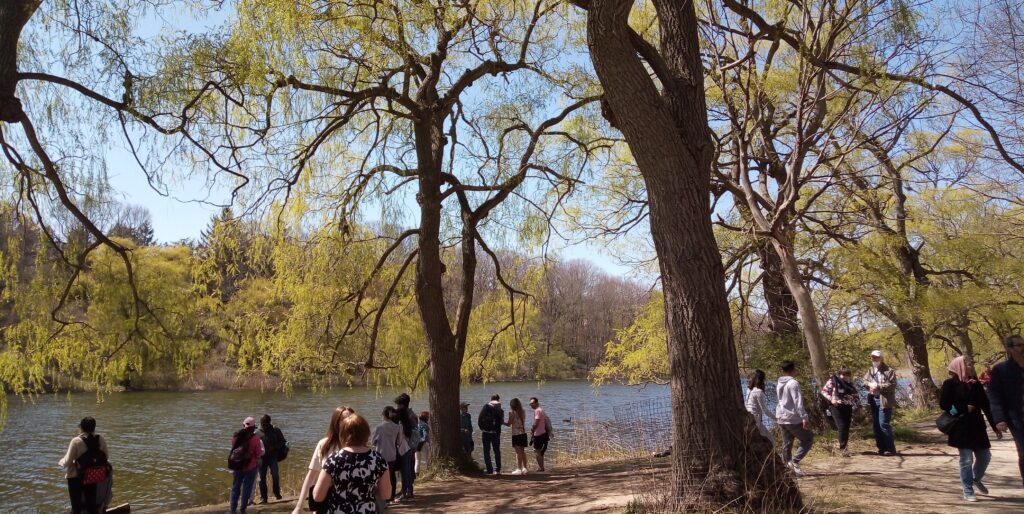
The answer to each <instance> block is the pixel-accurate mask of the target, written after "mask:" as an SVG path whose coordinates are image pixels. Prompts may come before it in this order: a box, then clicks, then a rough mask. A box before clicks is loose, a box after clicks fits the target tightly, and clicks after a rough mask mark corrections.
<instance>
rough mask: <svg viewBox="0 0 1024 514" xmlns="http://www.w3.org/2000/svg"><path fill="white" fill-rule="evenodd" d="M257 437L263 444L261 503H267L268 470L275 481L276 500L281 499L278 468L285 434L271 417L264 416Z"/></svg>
mask: <svg viewBox="0 0 1024 514" xmlns="http://www.w3.org/2000/svg"><path fill="white" fill-rule="evenodd" d="M256 435H257V436H259V438H260V441H262V442H263V450H264V452H265V453H264V454H263V457H262V458H261V459H260V503H267V470H268V469H269V470H270V478H272V479H273V481H274V488H273V490H274V498H276V499H278V500H280V499H281V475H280V471H279V469H278V467H277V461H278V457H280V455H281V448H282V447H283V446H284V443H285V440H284V433H282V432H281V429H280V428H277V427H276V426H274V425H273V424H271V423H270V415H269V414H264V415H263V417H262V418H260V428H259V429H257V430H256Z"/></svg>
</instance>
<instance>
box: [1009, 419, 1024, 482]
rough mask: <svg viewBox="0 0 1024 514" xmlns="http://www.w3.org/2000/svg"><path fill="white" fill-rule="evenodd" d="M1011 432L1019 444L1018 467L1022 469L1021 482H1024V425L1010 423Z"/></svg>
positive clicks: (1014, 440)
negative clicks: (1018, 425) (1017, 425)
mask: <svg viewBox="0 0 1024 514" xmlns="http://www.w3.org/2000/svg"><path fill="white" fill-rule="evenodd" d="M1010 434H1011V435H1013V442H1014V443H1015V444H1016V445H1017V468H1018V469H1019V470H1020V479H1021V482H1022V483H1024V426H1022V427H1016V426H1014V425H1013V424H1010Z"/></svg>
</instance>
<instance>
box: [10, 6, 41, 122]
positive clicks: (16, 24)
mask: <svg viewBox="0 0 1024 514" xmlns="http://www.w3.org/2000/svg"><path fill="white" fill-rule="evenodd" d="M40 3H41V0H3V1H2V2H0V121H3V122H7V123H17V122H19V121H20V120H21V116H22V108H21V101H20V100H18V97H17V96H16V95H15V93H16V90H17V87H18V41H19V40H20V39H21V30H22V29H23V28H25V24H26V23H28V20H29V19H30V18H32V15H33V14H35V12H36V9H38V8H39V4H40Z"/></svg>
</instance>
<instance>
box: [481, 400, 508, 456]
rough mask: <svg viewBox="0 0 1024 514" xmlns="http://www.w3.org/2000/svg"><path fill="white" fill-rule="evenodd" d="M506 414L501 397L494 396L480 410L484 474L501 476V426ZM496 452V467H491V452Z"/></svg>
mask: <svg viewBox="0 0 1024 514" xmlns="http://www.w3.org/2000/svg"><path fill="white" fill-rule="evenodd" d="M504 419H505V412H504V410H503V409H502V408H501V397H500V396H498V395H496V394H493V395H491V401H489V402H487V404H486V405H484V408H482V409H480V415H479V416H477V418H476V424H477V426H478V427H480V432H481V436H480V438H481V440H482V442H483V445H484V468H485V469H484V474H485V475H490V474H493V473H497V474H499V475H500V474H501V425H502V421H503V420H504ZM492 451H493V452H494V466H491V452H492Z"/></svg>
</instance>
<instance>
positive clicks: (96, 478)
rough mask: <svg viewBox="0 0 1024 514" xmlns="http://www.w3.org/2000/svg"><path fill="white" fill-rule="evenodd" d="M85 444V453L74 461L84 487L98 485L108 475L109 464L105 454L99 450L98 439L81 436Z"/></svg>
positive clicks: (87, 435) (94, 436)
mask: <svg viewBox="0 0 1024 514" xmlns="http://www.w3.org/2000/svg"><path fill="white" fill-rule="evenodd" d="M82 441H84V442H85V453H83V454H82V455H81V456H80V457H78V458H77V459H75V467H76V469H77V470H78V476H79V477H80V478H81V479H82V483H83V484H85V485H91V484H98V483H100V482H102V481H104V480H106V479H107V476H108V475H109V474H110V463H109V462H107V454H106V453H104V452H103V450H101V449H100V438H99V436H97V435H93V434H82Z"/></svg>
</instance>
